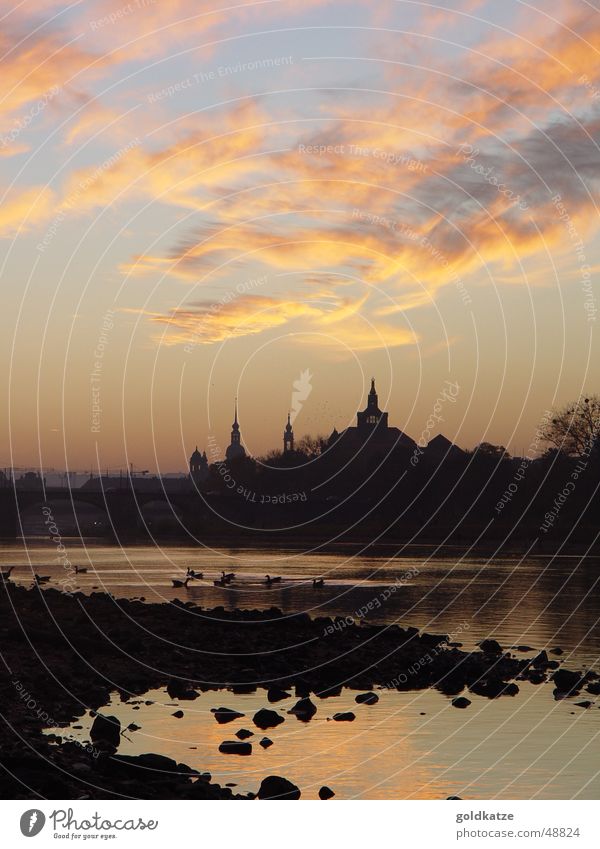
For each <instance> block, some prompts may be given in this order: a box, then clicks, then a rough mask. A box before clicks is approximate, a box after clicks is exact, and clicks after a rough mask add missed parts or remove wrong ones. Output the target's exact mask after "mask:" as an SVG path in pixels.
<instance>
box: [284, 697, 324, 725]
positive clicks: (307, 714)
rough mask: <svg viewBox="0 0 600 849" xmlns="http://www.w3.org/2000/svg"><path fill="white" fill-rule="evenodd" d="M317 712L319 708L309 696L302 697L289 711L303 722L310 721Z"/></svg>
mask: <svg viewBox="0 0 600 849" xmlns="http://www.w3.org/2000/svg"><path fill="white" fill-rule="evenodd" d="M316 712H317V708H316V706H315V705H314V704H313V703H312V702H311V700H310V699H309V698H304V699H300V700H299V701H297V702H296V704H295V705H294V707H293V708H290V710H289V711H288V713H291V714H294V716H295V717H296V719H300V720H301V721H302V722H308V721H309V720H311V719H312V718H313V716H314V715H315V713H316Z"/></svg>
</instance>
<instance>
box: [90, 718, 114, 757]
mask: <svg viewBox="0 0 600 849" xmlns="http://www.w3.org/2000/svg"><path fill="white" fill-rule="evenodd" d="M90 740H91V741H92V743H105V744H106V745H107V746H109V747H111V748H113V749H118V748H119V743H120V742H121V723H120V722H119V720H118V719H117V717H116V716H104V715H103V714H101V713H98V714H96V718H95V719H94V721H93V723H92V727H91V729H90Z"/></svg>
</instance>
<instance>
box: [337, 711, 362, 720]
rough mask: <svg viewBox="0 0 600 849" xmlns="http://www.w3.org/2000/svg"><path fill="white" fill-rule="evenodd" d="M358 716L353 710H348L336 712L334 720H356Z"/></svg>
mask: <svg viewBox="0 0 600 849" xmlns="http://www.w3.org/2000/svg"><path fill="white" fill-rule="evenodd" d="M355 719H356V716H355V715H354V714H353V713H352V711H350V710H348V711H345V712H343V713H334V714H333V721H334V722H354V720H355Z"/></svg>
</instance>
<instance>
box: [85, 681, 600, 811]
mask: <svg viewBox="0 0 600 849" xmlns="http://www.w3.org/2000/svg"><path fill="white" fill-rule="evenodd" d="M378 693H379V695H380V701H379V702H378V704H376V705H372V706H366V705H356V704H355V702H354V696H355V695H356V692H355V691H349V690H344V691H343V693H342V695H341V696H340V697H337V698H330V699H323V700H319V699H315V701H316V704H317V707H318V711H317V714H316V715H315V717H314V718H313V719H312V720H311V721H310V722H309V723H303V722H299V721H298V720H296V718H295V717H293V716H288V715H287V713H286V711H287V710H288V709H289V707H291V705H292V704H293V703H294V702H295V699H294V698H292V699H290V700H288V701H285V702H280V703H278V704H276V705H268V703H267V699H266V692H265V691H264V690H259V691H258V692H257V693H253V694H244V695H234V694H232V693H230V692H227V691H221V692H209V693H203V694H201V696H200V697H199V698H198V699H197V700H195V701H192V702H187V701H184V702H181V703H180V704H177V703H176V702H171V701H170V700H169V698H168V696H167V694H166V692H164V691H155V692H151V693H148V694H146V695H145V696H144V700H146V699H148V700H153V701H155V704H153V705H151V706H146V705H144V703H143V701H144V700H142V701H141V704H140V707H139V709H138V710H135V707H136V705H137V704H139V703H140V700H137V699H133V700H132V701H131V702H129V703H125V702H121V701H120V700H119V699H118V698H116V697H115V700H114V701H113V702H112V704H111V706H110V707H108V708H105V709H103V712H104V713H109V714H116V715H117V716H118V717H119V719H120V720H121V723H122V725H123V727H125V726H127V725H128V724H129V723H130V722H135V723H136V724H137V725H140V726H141V730H139V731H135V732H126V733H127V736H128V737H129V738H130V739H129V740H127V739H123V743H122V744H121V748H120V753H121V754H140V753H142V752H156V753H159V754H163V755H167V756H168V757H171V758H174V759H175V760H177V761H178V762H180V763H186V764H188V765H189V766H191V767H194V768H196V769H198V770H201V771H208V772H210V773H211V774H212V776H213V781H215V782H217V783H219V784H226V783H228V782H234V783H235V784H236V785H237V787H236V788H234V790H235V792H240V793H245V792H247V791H256V790H257V788H258V786H259V784H260V781H261V779H262V778H264V777H265V776H266V775H271V774H276V775H283V776H285V777H286V778H288V779H289V780H291V781H293V782H294V783H295V784H297V785H298V786H299V787H300V789H301V790H302V798H307V799H314V798H317V794H318V790H319V788H320V787H321V786H323V785H324V784H326V785H328V786H330V787H331V788H332V789H333V790H334V791H335V793H336V797H337V798H339V799H350V798H361V799H410V798H412V799H445V798H446V797H448V796H454V795H457V796H461V797H463V798H465V799H491V798H503V799H530V798H542V799H564V798H572V797H575V798H581V799H597V798H598V796H599V794H600V778H599V777H598V774H597V772H598V766H597V757H596V754H595V752H596V750H597V741H598V735H599V733H600V710H599V709H598V705H600V701H599V702H598V704H595V705H594V706H593V707H591V708H589V709H588V710H585V709H583V708H580V707H576V706H575V705H574V703H575V702H577V701H580V700H581V698H583V697H579V698H574V699H569V700H565V701H561V702H556V701H554V700H553V698H552V690H551V685H546V686H544V685H540V686H538V687H534V686H533V685H530V684H525V685H523V686H522V689H521V692H520V693H519V695H518V696H516V697H514V698H511V697H504V698H500V699H495V700H487V699H483V698H480V697H477V696H470V698H471V701H472V704H471V706H470V707H469V708H467V709H466V710H458V709H456V708H453V707H452V706H451V705H450V700H449V699H447V698H446V697H445V696H443V695H441V694H439V693H437V692H435V691H431V690H424V691H420V692H416V693H398V692H395V691H378ZM221 705H224V706H225V707H230V708H235V709H236V710H239V711H241V712H243V713H245V714H246V716H245V717H244V718H243V719H239V720H236V721H234V722H232V723H228V724H226V725H219V724H218V723H217V722H216V721H215V719H214V716H213V714H212V713H210V708H211V707H219V706H221ZM265 706H268V707H270V708H272V709H276V710H278V711H280V712H281V713H282V714H283V715H285V717H286V721H285V722H284V723H283V724H281V725H279V726H278V727H277V728H274V729H269V730H268V731H266V732H261V731H260V729H257V728H256V727H255V726H254V724H253V723H252V716H253V714H254V713H255V712H256V710H258V709H259V708H261V707H265ZM178 708H179V709H181V710H183V711H184V717H183V718H182V719H176V718H175V717H173V716H172V714H173V712H174V711H175V710H177V709H178ZM342 710H344V711H345V710H351V711H353V712H354V713H355V715H356V719H355V721H354V722H351V723H346V722H334V721H328V717H331V716H332V715H333V714H334V713H336V712H339V711H342ZM421 714H424V715H421ZM76 724H82V725H83V726H84V727H83V730H81V731H74V732H73V736H75V737H76V738H77V739H80V740H87V739H88V738H89V727H90V725H91V720H90V718H89V717H87V716H86V717H85V718H84V720H82V721H81V722H80V723H76ZM240 728H248V729H250V730H252V731H254V732H255V735H254V737H252V738H250V742H251V743H252V744H253V751H252V755H250V756H249V757H240V756H237V755H223V754H220V753H219V751H218V747H219V744H220V743H221V742H222V741H223V740H235V739H237V738H236V737H235V732H236V731H237V730H239V729H240ZM263 736H267V737H269V738H270V739H271V740H273V746H271V747H270V748H269V749H266V750H264V749H262V747H261V746H259V745H258V743H259V740H260V739H262V737H263Z"/></svg>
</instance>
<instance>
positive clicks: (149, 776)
mask: <svg viewBox="0 0 600 849" xmlns="http://www.w3.org/2000/svg"><path fill="white" fill-rule="evenodd" d="M110 764H111V769H114V770H116V771H118V772H119V773H121V774H124V775H128V776H130V777H131V778H132V779H134V780H135V781H144V782H145V781H155V780H159V779H162V778H163V777H164V775H165V774H172V773H181V774H186V775H194V774H195V772H194V770H192V769H190V767H189V766H185V764H178V763H177V761H174V760H173V759H172V758H167V757H165V756H164V755H155V754H153V753H150V752H149V753H148V754H144V755H115V756H114V757H113V758H111V760H110Z"/></svg>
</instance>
